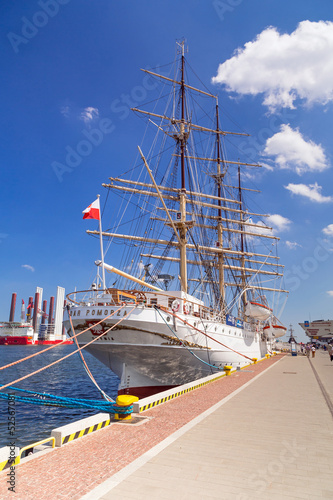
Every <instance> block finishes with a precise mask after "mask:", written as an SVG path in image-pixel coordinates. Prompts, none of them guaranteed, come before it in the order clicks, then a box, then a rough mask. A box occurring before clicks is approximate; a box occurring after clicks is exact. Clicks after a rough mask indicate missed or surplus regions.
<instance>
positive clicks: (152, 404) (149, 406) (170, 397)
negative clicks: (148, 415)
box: [140, 373, 225, 413]
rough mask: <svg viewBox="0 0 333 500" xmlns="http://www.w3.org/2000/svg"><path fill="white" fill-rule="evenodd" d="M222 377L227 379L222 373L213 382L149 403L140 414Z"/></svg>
mask: <svg viewBox="0 0 333 500" xmlns="http://www.w3.org/2000/svg"><path fill="white" fill-rule="evenodd" d="M222 377H225V373H222V374H221V375H218V376H217V377H215V378H213V379H211V380H206V382H201V383H200V384H197V385H193V386H191V387H187V388H186V389H183V390H181V391H179V392H175V393H174V394H169V396H165V397H164V398H161V399H157V400H156V401H152V402H151V403H148V404H146V405H144V406H140V413H141V412H142V411H146V410H149V409H150V408H153V407H154V406H157V405H160V404H162V403H165V402H166V401H170V400H171V399H174V398H178V397H179V396H182V395H183V394H186V393H187V392H191V391H194V389H199V387H203V386H204V385H207V384H209V383H210V382H215V381H216V380H219V379H220V378H222Z"/></svg>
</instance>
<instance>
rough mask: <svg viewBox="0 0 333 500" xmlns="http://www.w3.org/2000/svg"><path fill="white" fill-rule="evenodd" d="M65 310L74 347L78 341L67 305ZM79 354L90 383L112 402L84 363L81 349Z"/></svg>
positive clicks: (77, 344) (77, 345)
mask: <svg viewBox="0 0 333 500" xmlns="http://www.w3.org/2000/svg"><path fill="white" fill-rule="evenodd" d="M67 312H68V317H69V322H70V324H71V329H72V333H73V338H74V341H75V344H76V347H77V348H79V347H80V346H79V343H78V341H77V338H76V337H75V330H74V326H73V321H72V317H71V315H70V314H69V306H67ZM79 355H80V358H81V361H82V363H83V368H84V369H85V371H86V373H87V375H88V377H89V378H90V380H91V381H92V383H93V384H94V385H95V386H96V388H97V389H98V390H99V392H100V393H101V394H102V396H103V398H104V399H105V400H106V401H111V402H113V403H114V399H112V398H111V397H110V396H109V395H108V394H106V392H104V391H103V389H101V387H100V386H99V385H98V383H97V382H96V380H95V378H94V376H93V374H92V373H91V371H90V369H89V367H88V365H87V363H86V360H85V359H84V356H83V353H82V352H81V351H79Z"/></svg>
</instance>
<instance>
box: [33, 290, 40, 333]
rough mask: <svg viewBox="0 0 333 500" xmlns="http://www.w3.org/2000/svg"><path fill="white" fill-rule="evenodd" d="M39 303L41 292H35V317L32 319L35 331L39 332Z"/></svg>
mask: <svg viewBox="0 0 333 500" xmlns="http://www.w3.org/2000/svg"><path fill="white" fill-rule="evenodd" d="M38 304H39V293H38V292H36V293H35V307H34V317H33V320H32V328H33V329H34V332H35V333H37V318H38Z"/></svg>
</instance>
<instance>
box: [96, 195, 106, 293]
mask: <svg viewBox="0 0 333 500" xmlns="http://www.w3.org/2000/svg"><path fill="white" fill-rule="evenodd" d="M97 198H98V205H99V219H98V220H99V242H100V245H101V260H102V279H103V290H105V269H104V252H103V237H102V214H101V204H100V201H99V194H98V195H97Z"/></svg>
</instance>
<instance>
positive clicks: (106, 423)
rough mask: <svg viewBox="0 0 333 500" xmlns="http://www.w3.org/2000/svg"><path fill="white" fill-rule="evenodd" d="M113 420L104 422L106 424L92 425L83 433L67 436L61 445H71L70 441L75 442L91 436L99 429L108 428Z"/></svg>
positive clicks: (78, 432)
mask: <svg viewBox="0 0 333 500" xmlns="http://www.w3.org/2000/svg"><path fill="white" fill-rule="evenodd" d="M110 423H111V420H110V419H108V420H104V422H99V424H95V425H91V426H90V427H86V428H85V429H82V430H81V431H77V432H73V433H72V434H69V435H68V436H65V437H63V438H62V439H61V445H63V444H66V443H69V442H70V441H74V439H78V438H80V437H82V436H87V434H90V433H91V432H95V431H98V430H99V429H103V427H107V426H108V425H110Z"/></svg>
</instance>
